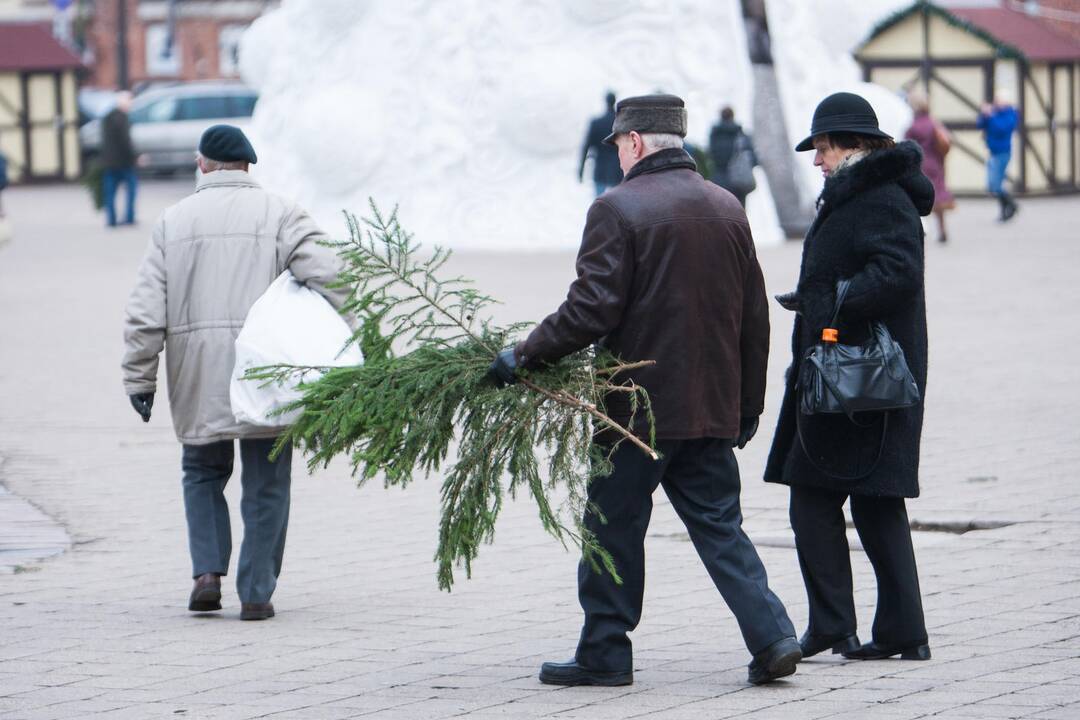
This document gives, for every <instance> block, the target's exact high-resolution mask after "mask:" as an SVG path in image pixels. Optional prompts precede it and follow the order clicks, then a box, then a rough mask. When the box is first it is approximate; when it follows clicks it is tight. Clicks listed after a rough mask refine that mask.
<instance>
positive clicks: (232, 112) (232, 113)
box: [228, 95, 259, 117]
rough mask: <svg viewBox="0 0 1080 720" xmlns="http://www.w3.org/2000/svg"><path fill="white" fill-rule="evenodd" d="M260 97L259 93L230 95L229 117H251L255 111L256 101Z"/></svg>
mask: <svg viewBox="0 0 1080 720" xmlns="http://www.w3.org/2000/svg"><path fill="white" fill-rule="evenodd" d="M258 99H259V97H258V96H257V95H231V96H229V115H228V117H251V114H252V113H253V112H255V101H256V100H258Z"/></svg>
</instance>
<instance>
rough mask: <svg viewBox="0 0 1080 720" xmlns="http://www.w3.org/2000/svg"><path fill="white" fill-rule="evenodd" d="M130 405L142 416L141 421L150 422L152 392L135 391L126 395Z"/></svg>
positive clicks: (152, 401) (152, 403) (152, 400)
mask: <svg viewBox="0 0 1080 720" xmlns="http://www.w3.org/2000/svg"><path fill="white" fill-rule="evenodd" d="M128 400H130V401H131V407H133V408H135V412H137V413H139V415H140V416H142V421H143V422H150V408H152V407H154V393H135V394H134V395H128Z"/></svg>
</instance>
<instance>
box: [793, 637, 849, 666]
mask: <svg viewBox="0 0 1080 720" xmlns="http://www.w3.org/2000/svg"><path fill="white" fill-rule="evenodd" d="M799 647H800V648H802V656H803V660H805V659H806V658H808V657H813V656H814V655H817V654H818V653H820V652H825V651H826V650H830V649H831V650H832V652H833V655H838V654H839V653H846V652H853V651H855V650H858V649H859V638H858V636H857V635H855V633H851V634H850V635H817V634H814V633H811V632H810V631H809V630H807V631H806V632H804V633H803V636H802V637H801V638H799Z"/></svg>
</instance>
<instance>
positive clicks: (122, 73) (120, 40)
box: [116, 0, 130, 90]
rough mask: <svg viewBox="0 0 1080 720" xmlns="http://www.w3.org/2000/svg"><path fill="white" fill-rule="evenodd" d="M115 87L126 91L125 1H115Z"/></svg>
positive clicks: (127, 82) (128, 80)
mask: <svg viewBox="0 0 1080 720" xmlns="http://www.w3.org/2000/svg"><path fill="white" fill-rule="evenodd" d="M116 25H117V28H116V85H117V87H118V88H119V89H120V90H127V89H128V85H129V82H130V79H129V77H128V42H127V0H116Z"/></svg>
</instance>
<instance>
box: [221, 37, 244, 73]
mask: <svg viewBox="0 0 1080 720" xmlns="http://www.w3.org/2000/svg"><path fill="white" fill-rule="evenodd" d="M247 29H248V26H247V25H223V26H222V27H221V30H219V31H218V70H219V71H220V73H221V76H222V77H231V76H236V75H239V74H240V63H239V60H240V38H241V37H243V35H244V31H245V30H247Z"/></svg>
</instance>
